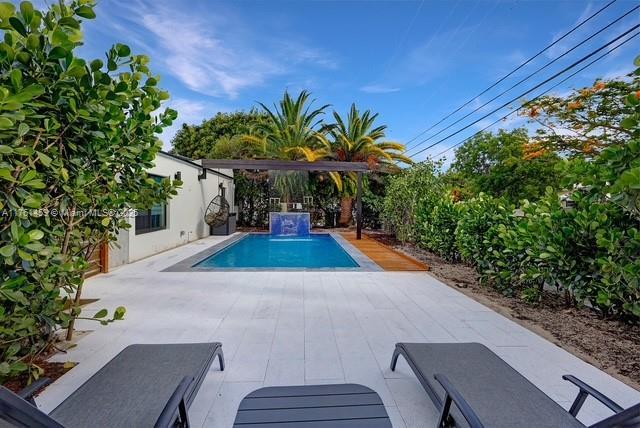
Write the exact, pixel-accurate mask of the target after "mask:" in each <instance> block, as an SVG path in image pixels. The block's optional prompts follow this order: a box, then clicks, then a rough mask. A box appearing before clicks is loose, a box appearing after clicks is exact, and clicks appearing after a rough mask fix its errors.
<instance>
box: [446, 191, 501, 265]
mask: <svg viewBox="0 0 640 428" xmlns="http://www.w3.org/2000/svg"><path fill="white" fill-rule="evenodd" d="M500 203H501V201H500V200H499V199H495V198H492V197H490V196H487V195H485V194H483V193H481V194H480V195H479V196H478V197H476V198H473V199H471V200H468V201H464V202H461V203H460V205H459V210H460V219H459V220H458V225H457V227H456V230H455V240H456V247H457V249H458V252H459V253H460V257H461V259H462V260H463V261H465V262H466V263H469V264H471V265H474V266H477V267H479V268H480V269H482V268H483V267H482V266H480V265H479V263H481V261H482V260H483V258H484V257H485V256H486V254H487V247H486V246H485V242H484V241H485V237H486V236H487V232H488V231H489V229H491V227H492V226H493V225H494V224H495V220H496V219H495V216H496V215H497V214H498V212H499V208H500Z"/></svg>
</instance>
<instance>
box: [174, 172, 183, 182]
mask: <svg viewBox="0 0 640 428" xmlns="http://www.w3.org/2000/svg"><path fill="white" fill-rule="evenodd" d="M173 178H174V179H175V180H178V181H182V172H180V171H178V172H176V173H175V174H174V175H173Z"/></svg>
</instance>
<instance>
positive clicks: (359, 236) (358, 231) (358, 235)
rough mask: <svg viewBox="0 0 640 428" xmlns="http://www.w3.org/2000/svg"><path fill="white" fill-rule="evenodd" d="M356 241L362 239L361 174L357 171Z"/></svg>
mask: <svg viewBox="0 0 640 428" xmlns="http://www.w3.org/2000/svg"><path fill="white" fill-rule="evenodd" d="M356 239H362V172H360V171H358V190H357V193H356Z"/></svg>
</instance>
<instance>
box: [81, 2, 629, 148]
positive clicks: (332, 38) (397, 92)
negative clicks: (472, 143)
mask: <svg viewBox="0 0 640 428" xmlns="http://www.w3.org/2000/svg"><path fill="white" fill-rule="evenodd" d="M604 4H605V2H584V1H577V0H575V1H508V0H501V1H496V0H450V1H421V0H417V1H382V0H376V1H367V0H359V1H321V0H315V1H301V0H297V1H279V0H278V1H266V0H262V1H249V0H236V1H204V0H192V1H188V2H186V1H174V0H126V1H119V0H102V1H100V2H99V5H98V7H97V14H98V17H97V19H96V20H94V21H88V22H87V23H86V24H85V30H86V43H85V46H84V47H83V48H82V51H81V53H82V55H83V56H85V57H102V55H103V54H102V52H104V50H105V49H106V48H108V46H110V45H111V44H113V43H115V42H122V43H127V44H129V45H130V46H131V47H132V48H133V50H134V52H136V53H145V54H148V55H150V56H151V66H152V69H153V70H154V72H156V73H158V74H159V75H160V76H161V84H162V86H163V87H164V88H166V89H168V90H169V91H170V93H171V96H172V99H171V101H170V103H169V104H170V105H171V106H172V107H173V108H175V109H177V110H178V112H179V118H178V121H177V123H176V125H175V126H174V127H172V129H169V130H167V131H165V133H164V134H163V135H162V139H163V140H164V141H165V148H170V145H169V140H170V138H171V136H172V135H173V133H174V132H175V130H176V129H177V128H179V127H180V124H181V123H182V122H187V123H199V122H201V121H202V119H204V118H208V117H211V116H213V115H214V114H215V113H216V112H217V111H233V110H237V109H250V108H251V107H253V106H255V102H256V101H261V102H264V103H266V104H272V103H273V102H275V101H277V100H278V99H279V98H280V97H281V96H282V93H283V91H284V90H285V89H288V90H289V91H291V92H298V91H300V90H302V89H308V90H310V91H312V93H313V95H314V96H315V98H316V99H317V104H318V105H320V104H324V103H330V104H331V105H332V108H333V109H336V110H338V111H339V112H341V113H346V110H347V109H348V107H349V105H350V104H351V103H352V102H355V103H356V104H357V105H358V106H359V107H361V108H363V109H364V108H367V109H371V110H374V111H376V112H379V113H380V121H381V122H382V123H385V124H387V125H388V126H389V130H388V136H389V138H390V139H392V140H396V141H400V142H406V141H408V140H410V139H411V138H413V137H414V136H415V135H416V134H418V133H419V132H420V131H422V130H424V129H425V128H427V127H429V126H430V125H432V124H433V123H434V122H436V121H437V120H439V119H440V118H442V117H443V116H444V115H445V114H447V113H448V112H450V111H451V110H453V109H455V108H456V107H458V106H459V105H460V104H462V103H463V102H464V101H466V100H467V99H469V98H470V97H471V96H474V95H476V94H477V93H478V92H480V91H481V90H482V89H484V88H485V87H487V86H488V85H489V84H491V83H493V82H494V81H496V80H497V79H498V78H499V77H501V76H502V75H504V74H505V73H507V72H508V71H510V70H512V69H513V68H514V67H515V66H517V65H518V64H519V63H521V62H522V61H523V60H524V59H526V58H528V57H529V56H531V55H532V54H533V53H535V52H537V50H539V49H540V48H542V47H544V46H545V45H547V44H548V43H550V42H551V41H552V40H554V38H557V37H558V36H559V35H560V34H562V33H563V32H565V31H567V30H568V29H569V28H571V27H572V26H574V25H575V24H576V23H577V22H579V21H580V20H581V19H583V18H584V17H586V16H588V15H590V14H591V13H593V12H594V11H595V10H597V9H599V8H600V7H602V6H603V5H604ZM636 4H637V3H635V2H634V1H625V0H618V2H616V3H615V4H614V5H612V6H611V7H609V8H608V9H607V10H606V11H604V12H603V13H602V14H601V15H599V16H598V17H597V18H596V19H594V20H593V21H592V22H591V23H589V24H588V25H585V26H584V27H583V28H582V29H580V30H579V31H577V32H576V33H574V34H573V35H572V36H570V37H569V38H567V39H565V40H563V41H562V42H561V43H559V44H558V45H556V46H555V47H554V48H553V49H552V50H550V51H549V52H547V53H546V54H545V55H542V56H541V57H540V58H538V60H536V61H535V62H534V63H532V64H530V65H529V66H528V67H527V68H525V69H524V70H522V72H520V73H518V74H517V75H515V76H514V77H513V78H512V79H510V80H508V81H507V82H505V84H504V85H502V86H501V87H499V88H497V89H496V92H491V93H489V94H486V95H485V96H483V97H481V98H480V99H478V100H475V101H474V103H472V106H471V107H470V108H473V107H474V106H477V105H480V104H481V103H483V102H484V101H485V100H488V99H489V98H491V96H492V95H494V94H497V93H498V92H499V90H500V89H501V88H506V87H508V86H509V85H510V84H512V83H514V82H515V81H516V80H517V79H518V77H522V76H524V75H526V74H528V73H529V72H531V71H533V70H534V69H535V68H537V66H540V65H541V64H543V63H544V62H546V61H549V59H550V58H554V57H555V56H557V55H559V54H561V53H562V52H564V51H565V50H566V49H568V48H569V47H571V46H573V45H574V44H575V43H577V42H578V41H580V40H582V39H584V38H585V37H587V36H589V35H590V34H592V33H593V32H595V31H597V30H598V29H600V28H601V27H603V26H604V25H606V24H608V23H609V22H611V21H612V20H614V19H615V18H617V17H618V16H620V15H622V14H623V13H624V12H626V11H627V10H629V9H630V8H632V7H633V6H634V5H636ZM639 22H640V15H639V14H638V13H637V12H636V13H634V14H632V15H630V16H628V17H627V18H626V19H625V20H623V21H622V22H620V23H618V24H617V25H615V26H614V27H613V28H611V29H610V30H608V31H606V32H605V33H603V34H602V35H601V36H598V37H596V38H595V39H593V40H592V41H591V42H589V43H588V44H587V45H586V46H584V47H583V48H581V49H579V50H578V51H576V52H574V53H572V54H571V55H569V56H568V57H567V58H565V59H564V60H563V61H559V62H558V64H556V65H554V66H553V67H550V68H549V69H547V70H545V71H544V72H543V73H541V74H540V75H539V77H537V80H536V81H535V82H536V83H537V82H539V81H541V80H543V79H544V78H545V77H548V76H550V75H551V74H553V73H554V72H555V71H557V70H559V69H561V68H562V67H564V66H566V65H568V64H570V63H571V62H573V61H575V60H576V59H577V58H579V57H581V56H582V55H584V54H586V53H588V52H590V51H591V50H593V49H594V48H597V47H600V46H601V45H602V44H604V43H606V42H607V41H609V40H610V39H612V38H614V37H616V36H617V35H619V34H620V33H622V32H623V31H625V30H626V29H628V28H629V27H631V26H632V25H634V24H637V23H639ZM639 47H640V38H639V39H635V40H634V41H633V42H631V43H628V44H627V45H625V46H624V47H623V48H621V49H619V50H618V51H616V52H615V53H614V54H612V55H609V56H608V57H607V58H606V59H605V60H603V61H601V62H599V63H597V64H595V65H594V66H593V67H591V68H590V69H588V70H585V71H584V72H583V73H581V75H580V76H576V78H574V79H572V80H571V81H570V82H567V84H566V85H563V87H559V88H558V89H557V90H556V92H560V93H566V91H567V90H568V89H569V88H570V87H580V86H583V85H588V84H591V83H592V82H593V80H594V79H595V78H597V77H605V78H607V77H614V76H617V75H622V74H624V73H627V72H629V71H631V70H632V68H633V67H632V61H633V58H634V57H635V56H636V55H637V54H639V53H640V49H639ZM531 85H532V84H529V86H522V87H520V88H517V89H515V90H514V91H512V92H511V93H509V94H507V96H505V97H503V98H501V99H499V100H497V101H496V102H495V103H494V105H496V106H497V105H499V104H501V103H502V102H504V101H506V100H508V99H510V98H513V97H515V96H517V95H518V94H519V93H521V92H524V90H526V89H528V87H530V86H531ZM486 111H487V112H488V111H489V110H486ZM503 114H504V112H503ZM476 117H478V116H476ZM495 117H496V118H497V117H499V116H497V115H496V116H495ZM328 118H330V117H328ZM490 121H491V120H490V119H487V120H486V121H483V122H481V123H479V124H477V125H474V126H473V127H472V128H470V129H469V130H468V131H466V132H464V133H461V134H460V135H458V136H456V137H453V138H451V139H450V140H447V141H446V142H444V143H442V144H440V145H438V146H437V147H435V148H434V149H432V150H430V151H428V152H425V153H423V154H421V155H420V156H418V157H417V159H423V158H424V157H425V156H426V155H428V154H433V153H437V152H440V151H441V150H443V149H445V148H446V147H447V146H450V145H452V144H454V143H456V142H458V141H460V140H461V139H463V138H464V137H465V136H468V135H470V134H472V133H473V132H475V131H477V130H478V129H480V128H482V127H483V126H485V125H486V124H488V123H489V122H490ZM465 123H467V122H465ZM522 123H523V122H522V119H517V118H516V119H513V120H509V121H507V122H506V123H503V124H502V126H503V127H512V126H518V125H522ZM437 129H439V128H436V130H437ZM427 135H429V134H427ZM442 135H446V134H442ZM432 141H433V140H432ZM416 142H417V141H415V142H413V143H412V144H411V145H415V143H416ZM409 152H410V153H411V152H412V151H411V150H410V151H409ZM449 157H451V155H450V154H449Z"/></svg>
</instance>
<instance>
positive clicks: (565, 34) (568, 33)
mask: <svg viewBox="0 0 640 428" xmlns="http://www.w3.org/2000/svg"><path fill="white" fill-rule="evenodd" d="M616 1H617V0H612V1H610V2H609V3H607V4H606V5H604V6H603V7H602V8H600V9H599V10H597V11H596V12H595V13H593V14H592V15H591V16H589V17H587V18H586V19H584V20H583V21H582V22H580V23H578V24H577V25H576V26H575V27H573V28H572V29H570V30H569V31H567V32H566V33H564V34H563V35H562V36H560V37H559V38H558V39H556V40H555V41H554V42H553V43H551V44H549V45H547V46H546V47H545V48H543V49H542V50H540V51H539V52H538V53H536V54H535V55H533V56H532V57H531V58H529V59H528V60H526V61H525V62H523V63H522V64H520V65H519V66H517V67H516V68H515V69H513V70H512V71H511V72H509V73H508V74H506V75H504V76H503V77H502V78H500V79H499V80H498V81H497V82H495V83H493V84H492V85H491V86H489V87H488V88H486V89H485V90H483V91H482V92H480V93H479V94H478V95H476V96H475V97H473V98H471V99H469V100H468V101H467V102H465V103H464V104H462V105H461V106H460V107H458V108H457V109H455V110H454V111H452V112H451V113H449V114H448V115H446V116H445V117H444V118H442V119H441V120H439V121H438V122H436V123H434V124H433V125H432V126H430V127H429V128H427V129H425V130H424V131H422V132H420V133H419V134H418V135H416V136H415V137H413V138H412V139H410V140H409V141H407V144H409V143H411V142H412V141H415V140H417V139H418V138H420V137H421V136H422V135H424V134H426V133H427V132H429V131H431V130H432V129H433V128H435V127H436V126H438V125H439V124H441V123H442V122H444V121H445V120H447V119H448V118H450V117H451V116H453V115H454V114H456V113H457V112H459V111H460V110H462V109H463V108H465V107H466V106H468V105H469V104H471V103H472V102H473V101H474V100H475V99H476V98H478V97H480V96H482V95H484V94H486V93H487V92H488V91H490V90H491V89H493V88H495V87H496V86H497V85H499V84H500V83H502V82H503V81H504V80H505V79H507V78H509V77H510V76H512V75H513V74H514V73H515V72H517V71H518V70H520V69H521V68H522V67H524V66H525V65H527V64H529V63H530V62H531V61H533V60H534V59H536V58H537V57H539V56H540V55H542V54H543V53H544V52H545V51H547V50H548V49H550V48H552V47H553V46H555V45H556V44H558V43H559V42H560V41H561V40H563V39H565V38H566V37H567V36H569V35H570V34H572V33H573V32H575V31H576V30H577V29H579V28H580V27H582V26H583V25H584V24H586V23H587V22H589V21H590V20H591V19H593V18H595V17H596V16H597V15H599V14H600V13H601V12H602V11H604V10H605V9H606V8H608V7H609V6H611V5H612V4H613V3H615V2H616ZM415 147H416V145H414V146H413V147H411V148H407V149H406V150H405V152H407V151H409V150H412V149H413V148H415Z"/></svg>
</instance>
